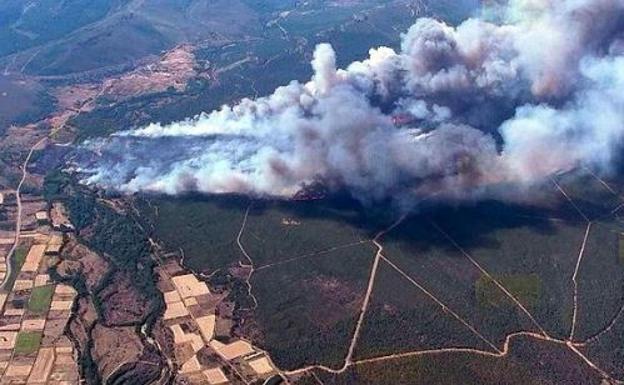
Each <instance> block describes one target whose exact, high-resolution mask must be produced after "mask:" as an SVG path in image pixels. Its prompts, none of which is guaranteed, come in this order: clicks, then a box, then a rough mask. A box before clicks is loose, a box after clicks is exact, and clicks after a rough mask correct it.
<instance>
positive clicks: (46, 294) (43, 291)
mask: <svg viewBox="0 0 624 385" xmlns="http://www.w3.org/2000/svg"><path fill="white" fill-rule="evenodd" d="M53 295H54V286H53V285H45V286H39V287H35V288H34V289H33V290H32V293H31V294H30V299H29V301H28V310H30V311H31V312H33V313H36V314H42V313H45V312H46V311H48V309H49V308H50V303H52V296H53Z"/></svg>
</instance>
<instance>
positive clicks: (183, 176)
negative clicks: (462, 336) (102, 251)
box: [84, 0, 624, 201]
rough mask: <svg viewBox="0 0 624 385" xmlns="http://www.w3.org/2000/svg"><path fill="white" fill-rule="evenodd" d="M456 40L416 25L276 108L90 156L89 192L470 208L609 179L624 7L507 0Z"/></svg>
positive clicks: (317, 78)
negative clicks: (334, 193) (572, 177)
mask: <svg viewBox="0 0 624 385" xmlns="http://www.w3.org/2000/svg"><path fill="white" fill-rule="evenodd" d="M482 15H483V16H482V17H480V18H472V19H468V20H466V21H464V22H463V23H462V24H460V25H459V26H457V27H452V26H449V25H446V24H445V23H443V22H441V21H438V20H434V19H430V18H422V19H419V20H417V21H416V23H415V24H414V25H413V26H412V27H411V28H410V29H409V31H407V33H405V34H404V35H402V43H401V48H400V51H399V52H396V51H395V50H393V49H390V48H386V47H380V48H375V49H371V50H370V56H369V57H368V58H367V59H366V60H363V61H359V62H354V63H352V64H351V65H349V66H348V67H347V68H345V69H337V68H336V54H335V52H334V50H333V49H332V47H331V46H329V45H327V44H321V45H319V46H318V47H317V48H316V51H315V53H314V59H313V60H312V67H313V69H314V75H313V77H312V78H311V80H310V81H309V82H307V83H305V84H302V83H299V82H296V81H294V82H291V83H290V84H288V85H286V86H284V87H280V88H278V89H277V90H276V91H275V92H274V93H273V94H272V95H270V96H267V97H263V98H259V99H256V100H250V99H245V100H243V101H241V102H240V103H239V104H237V105H234V106H223V107H222V108H221V109H220V110H218V111H213V112H210V113H203V114H201V115H199V116H196V117H194V118H191V119H188V120H185V121H182V122H178V123H173V124H169V125H161V124H158V123H155V124H150V125H149V126H147V127H144V128H140V129H135V130H131V131H125V132H122V133H119V134H117V135H114V136H112V137H110V138H107V139H104V140H97V141H92V142H88V143H86V144H85V146H86V148H89V149H93V150H97V153H98V157H96V160H95V162H94V163H91V164H89V165H86V166H85V168H84V169H85V171H86V172H87V175H86V176H85V181H86V182H87V183H92V184H97V185H100V186H103V187H107V188H113V189H118V190H121V191H123V192H136V191H150V192H164V193H169V194H176V193H180V192H184V191H201V192H208V193H224V192H236V193H248V194H254V195H271V196H290V195H291V194H293V193H294V192H296V191H297V190H298V189H300V188H301V186H303V185H306V184H309V183H313V182H316V181H319V182H322V183H323V184H324V185H325V186H327V187H328V188H330V189H346V190H349V191H350V192H351V193H352V194H353V195H354V196H356V197H358V198H360V199H362V200H369V201H370V200H379V199H388V198H395V197H400V198H405V197H408V198H409V197H422V196H427V195H430V194H437V195H439V196H444V197H446V198H448V199H465V198H470V197H478V196H481V195H482V194H497V195H498V196H500V197H504V196H505V195H506V194H510V191H518V189H525V188H530V187H533V186H536V185H539V184H541V183H544V182H545V181H548V180H549V178H550V177H551V176H552V175H553V173H556V172H559V171H565V170H570V169H573V168H575V167H578V166H589V167H592V168H595V169H598V170H602V171H605V172H606V171H608V170H609V168H610V165H611V164H612V160H613V158H614V155H615V152H616V151H617V149H618V148H619V146H620V143H621V141H622V138H623V135H624V0H510V1H509V2H508V3H506V4H504V5H499V6H497V7H490V8H488V9H484V10H483V12H482Z"/></svg>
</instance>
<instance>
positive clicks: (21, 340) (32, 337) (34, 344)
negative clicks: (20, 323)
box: [14, 331, 43, 355]
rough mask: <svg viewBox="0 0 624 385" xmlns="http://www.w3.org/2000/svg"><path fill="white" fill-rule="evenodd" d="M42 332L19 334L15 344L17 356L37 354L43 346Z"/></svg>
mask: <svg viewBox="0 0 624 385" xmlns="http://www.w3.org/2000/svg"><path fill="white" fill-rule="evenodd" d="M42 337H43V335H42V334H41V332H24V331H22V332H19V333H18V334H17V341H16V342H15V350H14V351H15V354H17V355H28V354H32V353H35V352H36V351H37V350H38V349H39V345H40V344H41V338H42Z"/></svg>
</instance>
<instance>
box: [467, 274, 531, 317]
mask: <svg viewBox="0 0 624 385" xmlns="http://www.w3.org/2000/svg"><path fill="white" fill-rule="evenodd" d="M494 279H495V280H497V281H498V282H499V283H500V284H501V285H502V286H503V287H505V288H506V289H507V290H508V291H509V292H510V293H511V294H513V296H514V297H516V299H518V301H520V303H521V304H522V305H523V306H525V307H527V308H528V309H533V308H534V307H535V306H536V305H537V302H538V301H539V299H540V295H541V291H542V281H541V280H540V277H539V276H538V275H537V274H514V275H502V276H494ZM475 295H476V297H477V301H478V302H479V305H480V306H484V307H487V306H494V307H504V306H511V307H513V306H516V305H515V303H514V302H513V301H512V300H511V298H509V297H508V296H507V295H506V294H505V293H504V292H503V291H502V290H501V289H500V288H499V287H498V286H497V285H496V284H495V283H494V281H492V280H491V279H490V278H488V277H486V276H485V275H482V276H481V277H480V278H479V279H478V280H477V281H476V282H475Z"/></svg>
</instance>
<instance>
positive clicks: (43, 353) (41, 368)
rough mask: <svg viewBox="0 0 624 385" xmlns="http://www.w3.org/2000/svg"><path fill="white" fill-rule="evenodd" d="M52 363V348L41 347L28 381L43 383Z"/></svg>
mask: <svg viewBox="0 0 624 385" xmlns="http://www.w3.org/2000/svg"><path fill="white" fill-rule="evenodd" d="M53 365H54V348H41V349H39V354H37V359H36V360H35V364H34V365H33V367H32V371H31V372H30V377H28V383H44V382H45V381H46V380H47V379H48V377H49V375H50V372H51V371H52V366H53Z"/></svg>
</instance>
